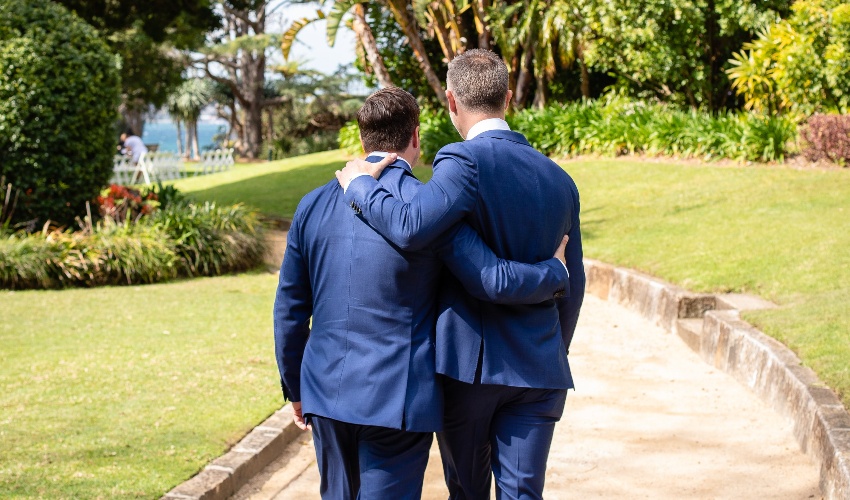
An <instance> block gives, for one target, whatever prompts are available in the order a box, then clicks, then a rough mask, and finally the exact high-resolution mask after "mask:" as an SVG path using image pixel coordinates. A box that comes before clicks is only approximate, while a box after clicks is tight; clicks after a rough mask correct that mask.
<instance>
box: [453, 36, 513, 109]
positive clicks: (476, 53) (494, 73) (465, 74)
mask: <svg viewBox="0 0 850 500" xmlns="http://www.w3.org/2000/svg"><path fill="white" fill-rule="evenodd" d="M446 85H447V86H448V88H449V89H451V91H452V93H453V94H454V96H455V99H456V100H457V101H458V103H459V104H460V105H461V107H463V108H464V109H466V110H469V111H473V112H477V113H499V112H501V111H504V110H505V99H507V97H508V67H507V66H505V62H504V61H502V59H501V58H500V57H499V56H497V55H496V54H495V53H493V52H491V51H489V50H484V49H472V50H467V51H466V52H464V53H463V54H461V55H459V56H457V57H455V58H454V59H452V60H451V62H450V63H449V72H448V74H447V75H446Z"/></svg>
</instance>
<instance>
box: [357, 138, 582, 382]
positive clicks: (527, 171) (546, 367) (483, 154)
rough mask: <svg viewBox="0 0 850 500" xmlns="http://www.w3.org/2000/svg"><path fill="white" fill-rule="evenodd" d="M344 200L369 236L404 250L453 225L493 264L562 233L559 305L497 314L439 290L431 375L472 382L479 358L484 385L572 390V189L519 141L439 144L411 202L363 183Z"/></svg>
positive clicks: (577, 267)
mask: <svg viewBox="0 0 850 500" xmlns="http://www.w3.org/2000/svg"><path fill="white" fill-rule="evenodd" d="M345 198H346V202H348V203H351V204H353V206H354V207H355V208H356V209H357V210H361V211H362V216H363V218H364V219H366V221H368V222H369V224H370V225H371V226H372V227H374V228H375V229H376V230H377V231H378V232H379V233H381V234H382V235H384V236H385V237H386V238H387V239H389V240H390V241H392V242H393V243H394V244H396V245H398V246H399V247H401V248H405V249H409V250H415V249H419V248H422V247H423V246H425V245H427V244H429V243H430V242H432V241H434V239H435V238H436V237H437V236H438V235H440V234H441V233H443V232H444V231H446V230H447V229H448V228H450V227H451V226H452V225H453V224H455V223H457V222H458V221H459V220H465V221H466V222H468V223H469V225H470V226H472V227H473V229H475V230H476V231H477V232H478V233H479V234H480V235H481V236H482V238H483V239H484V241H485V242H486V243H487V245H488V246H489V247H490V248H492V249H493V251H494V252H495V253H496V255H498V256H499V257H502V258H505V259H511V260H515V261H519V262H537V261H540V260H542V259H544V258H545V257H546V256H548V255H550V254H551V253H552V252H553V251H554V250H555V248H557V246H558V245H559V243H560V241H561V238H562V237H563V235H564V234H568V235H569V237H570V240H569V243H568V244H567V249H566V261H567V268H568V269H569V272H570V278H569V290H568V292H569V293H568V295H569V297H567V298H563V299H557V300H550V301H547V302H543V303H540V304H533V305H516V306H505V305H496V304H490V303H485V302H482V301H480V300H476V298H475V297H472V296H470V295H469V294H467V293H465V292H463V291H462V290H461V289H460V288H459V287H457V286H456V285H455V286H452V285H447V286H446V287H444V293H443V294H442V297H441V312H440V317H439V320H438V323H437V369H438V371H439V372H440V373H443V374H445V375H447V376H449V377H452V378H454V379H457V380H461V381H464V382H468V383H472V382H473V381H474V379H475V373H476V367H477V366H478V360H479V356H482V372H481V382H482V383H484V384H499V385H508V386H514V387H534V388H548V389H564V388H573V380H572V375H571V373H570V367H569V362H568V361H567V351H568V350H569V346H570V342H571V340H572V336H573V333H574V331H575V327H576V322H577V320H578V314H579V309H580V308H581V304H582V299H583V297H584V287H585V276H584V267H583V265H582V245H581V231H580V228H579V195H578V189H577V188H576V185H575V183H574V182H573V180H572V179H571V178H570V176H569V175H567V173H566V172H564V170H563V169H562V168H561V167H559V166H558V165H557V164H556V163H555V162H553V161H552V160H550V159H549V158H547V157H546V156H545V155H543V154H541V153H540V152H538V151H537V150H535V149H534V148H532V147H531V146H530V145H529V144H528V141H526V139H525V137H524V136H523V135H522V134H518V133H516V132H512V131H506V130H492V131H489V132H484V133H482V134H480V135H478V136H476V137H475V138H473V139H472V140H469V141H464V142H459V143H455V144H449V145H448V146H446V147H444V148H443V149H442V150H440V152H439V153H438V154H437V157H436V159H435V160H434V176H433V177H432V179H431V181H430V182H428V183H427V184H425V185H424V186H423V188H422V189H421V190H419V192H418V194H417V195H416V196H415V197H413V198H412V199H409V200H405V199H400V198H399V197H397V196H395V195H394V193H392V192H391V191H389V190H388V189H386V188H385V187H383V186H381V184H380V183H378V182H376V181H375V180H374V179H372V178H371V177H368V176H361V177H357V178H355V179H354V180H352V181H351V183H350V185H349V187H348V190H347V192H346V196H345ZM482 345H483V354H481V348H482Z"/></svg>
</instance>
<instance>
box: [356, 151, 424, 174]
mask: <svg viewBox="0 0 850 500" xmlns="http://www.w3.org/2000/svg"><path fill="white" fill-rule="evenodd" d="M388 154H389V153H387V152H386V151H372V152H371V153H369V154H367V155H366V158H369V157H370V156H380V157H381V158H386V157H387V155H388ZM396 154H398V153H396ZM396 161H403V162H404V164H405V165H407V168H408V169H409V170H413V167H411V166H410V163H407V160H405V159H404V158H402V157H401V155H398V157H397V158H396Z"/></svg>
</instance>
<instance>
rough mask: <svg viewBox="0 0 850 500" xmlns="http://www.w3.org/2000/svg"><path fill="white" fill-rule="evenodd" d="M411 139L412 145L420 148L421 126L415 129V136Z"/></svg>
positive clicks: (414, 147)
mask: <svg viewBox="0 0 850 500" xmlns="http://www.w3.org/2000/svg"><path fill="white" fill-rule="evenodd" d="M410 141H411V142H410V145H411V146H413V149H419V126H417V127H416V130H414V131H413V137H412V138H411V139H410Z"/></svg>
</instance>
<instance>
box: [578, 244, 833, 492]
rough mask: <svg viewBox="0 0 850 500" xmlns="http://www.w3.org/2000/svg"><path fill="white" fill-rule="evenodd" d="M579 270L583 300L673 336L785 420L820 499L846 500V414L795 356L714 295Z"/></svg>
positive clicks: (595, 266)
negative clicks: (629, 313) (810, 463)
mask: <svg viewBox="0 0 850 500" xmlns="http://www.w3.org/2000/svg"><path fill="white" fill-rule="evenodd" d="M584 266H585V272H586V274H587V291H588V292H589V293H592V294H594V295H596V296H597V297H599V298H601V299H603V300H608V301H610V302H614V303H617V304H619V305H622V306H624V307H627V308H629V309H631V310H633V311H635V312H637V313H638V314H640V315H641V316H643V317H644V318H646V319H648V320H649V321H652V322H654V323H655V324H657V325H659V326H661V327H662V328H664V329H665V330H667V331H668V332H671V333H675V334H677V335H678V336H679V337H681V338H682V340H683V341H684V342H685V343H686V344H687V345H688V346H689V347H690V348H691V349H692V350H694V351H696V352H697V353H698V354H699V355H700V356H701V357H702V359H703V360H704V361H705V362H706V363H708V364H710V365H712V366H714V367H716V368H718V369H720V370H723V371H725V372H726V373H728V374H730V375H732V376H733V377H734V378H735V379H736V380H738V381H739V382H740V383H742V384H744V385H745V386H747V387H749V388H750V389H751V390H752V391H753V392H754V393H755V394H756V395H758V396H759V397H760V398H761V399H762V400H763V401H764V402H766V403H767V404H768V405H770V406H771V407H772V408H773V409H774V411H776V412H777V413H778V414H780V415H782V416H783V417H785V418H787V419H789V420H790V421H791V423H792V424H793V429H794V437H795V438H796V439H797V442H798V443H799V445H800V448H801V449H802V450H803V452H804V453H806V454H807V455H808V456H809V457H810V458H812V459H813V460H814V462H815V463H816V464H819V466H820V490H821V493H823V495H824V498H826V499H848V498H850V414H848V413H847V410H846V409H845V408H844V405H843V404H842V403H841V401H840V400H839V399H838V397H837V396H836V395H835V393H834V392H833V391H832V390H831V389H830V388H828V387H827V386H826V385H825V384H824V383H823V382H822V381H821V380H820V379H819V378H818V377H817V375H815V373H814V372H813V371H812V370H811V369H809V368H807V367H805V366H803V365H802V363H801V362H800V359H799V358H798V357H797V355H795V354H794V353H793V352H792V351H791V350H790V349H788V348H787V347H785V345H783V344H782V343H780V342H779V341H777V340H775V339H773V338H772V337H769V336H768V335H766V334H765V333H763V332H761V331H759V330H758V329H756V328H754V327H753V326H752V325H750V324H749V323H747V322H745V321H743V320H741V319H740V316H739V313H740V311H738V310H735V309H732V308H730V307H731V306H730V305H729V304H728V302H727V301H726V300H724V296H722V295H721V296H716V295H711V294H699V293H692V292H689V291H687V290H685V289H683V288H680V287H678V286H675V285H671V284H669V283H666V282H663V281H661V280H658V279H656V278H653V277H651V276H648V275H645V274H642V273H639V272H637V271H633V270H630V269H625V268H620V267H615V266H612V265H610V264H605V263H603V262H600V261H596V260H593V259H585V261H584ZM703 318H704V321H701V320H702V319H703Z"/></svg>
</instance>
